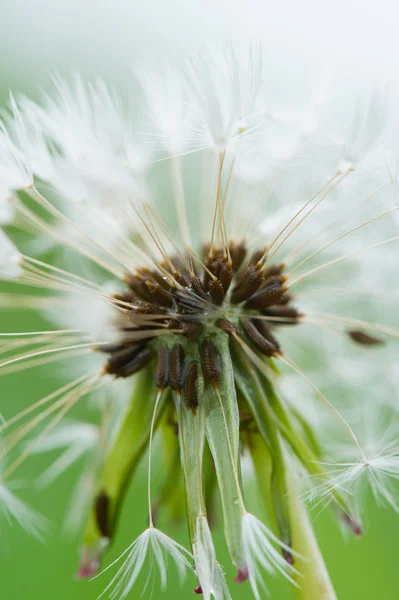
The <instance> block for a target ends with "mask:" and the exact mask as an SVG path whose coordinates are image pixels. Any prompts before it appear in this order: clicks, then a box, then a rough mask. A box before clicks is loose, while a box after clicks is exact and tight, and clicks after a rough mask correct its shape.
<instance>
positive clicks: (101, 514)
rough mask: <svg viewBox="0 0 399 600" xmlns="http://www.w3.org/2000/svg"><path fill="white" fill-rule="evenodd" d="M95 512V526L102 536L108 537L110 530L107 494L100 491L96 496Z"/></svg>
mask: <svg viewBox="0 0 399 600" xmlns="http://www.w3.org/2000/svg"><path fill="white" fill-rule="evenodd" d="M95 512H96V521H97V527H98V529H99V530H100V533H101V535H102V537H105V538H109V537H110V536H111V532H110V530H109V496H107V494H104V493H101V494H99V495H98V496H97V498H96V502H95Z"/></svg>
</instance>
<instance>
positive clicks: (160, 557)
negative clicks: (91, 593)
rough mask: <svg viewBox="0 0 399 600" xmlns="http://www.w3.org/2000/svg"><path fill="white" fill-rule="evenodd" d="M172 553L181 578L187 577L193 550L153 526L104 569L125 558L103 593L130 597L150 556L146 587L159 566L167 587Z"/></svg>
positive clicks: (161, 577)
mask: <svg viewBox="0 0 399 600" xmlns="http://www.w3.org/2000/svg"><path fill="white" fill-rule="evenodd" d="M168 557H170V558H171V560H172V561H173V563H174V564H175V566H176V568H177V572H178V574H179V577H180V580H181V581H183V580H184V579H185V576H186V572H187V570H191V568H192V567H191V564H190V560H191V559H192V554H191V553H190V552H189V551H188V550H187V549H186V548H184V546H182V545H181V544H179V543H178V542H175V541H174V540H172V539H171V538H170V537H168V536H167V535H165V534H164V533H162V532H161V531H159V529H155V528H154V527H149V528H148V529H146V530H145V531H144V532H143V533H142V534H141V535H140V536H139V537H138V538H137V539H136V540H135V541H134V542H133V544H131V545H130V546H129V547H128V548H127V549H126V550H125V551H124V552H123V553H122V554H121V555H120V556H119V558H117V559H116V560H115V561H114V562H113V563H111V564H110V565H109V566H108V567H107V568H106V569H104V570H103V571H102V572H101V573H100V575H101V574H102V573H104V572H105V571H107V570H108V569H110V568H111V567H112V566H113V565H114V564H116V563H117V562H119V561H120V560H122V559H124V560H123V564H122V566H121V567H120V568H119V570H118V572H117V574H116V575H115V577H114V578H113V579H112V581H111V582H110V583H109V584H108V586H107V587H106V588H105V590H104V592H103V593H102V594H101V597H102V596H103V595H104V594H106V593H107V592H108V591H110V598H111V599H112V600H114V599H115V598H126V597H127V595H128V594H129V592H130V590H131V589H132V588H133V586H134V584H135V583H136V581H137V579H138V577H139V575H140V573H141V571H142V570H143V567H144V564H145V562H146V559H147V558H148V559H149V560H150V569H149V571H148V575H147V580H146V583H145V588H144V589H146V588H147V586H148V584H149V581H150V579H151V577H152V576H154V575H155V573H154V570H155V567H156V568H157V569H158V572H159V576H160V580H161V587H162V589H165V587H166V583H167V573H168V567H167V558H168Z"/></svg>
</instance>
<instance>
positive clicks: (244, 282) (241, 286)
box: [231, 266, 262, 304]
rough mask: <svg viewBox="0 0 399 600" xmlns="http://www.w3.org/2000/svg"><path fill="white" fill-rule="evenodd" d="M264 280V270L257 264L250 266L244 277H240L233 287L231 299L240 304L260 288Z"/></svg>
mask: <svg viewBox="0 0 399 600" xmlns="http://www.w3.org/2000/svg"><path fill="white" fill-rule="evenodd" d="M261 282H262V272H261V271H260V269H258V268H257V267H256V266H249V267H248V268H247V269H246V270H245V272H244V273H243V275H242V277H240V278H239V280H238V282H237V284H236V285H235V287H234V289H233V293H232V295H231V301H232V303H233V304H238V303H239V302H243V301H244V300H248V298H250V297H251V296H252V295H253V294H254V293H255V292H256V291H257V290H258V289H259V286H260V284H261Z"/></svg>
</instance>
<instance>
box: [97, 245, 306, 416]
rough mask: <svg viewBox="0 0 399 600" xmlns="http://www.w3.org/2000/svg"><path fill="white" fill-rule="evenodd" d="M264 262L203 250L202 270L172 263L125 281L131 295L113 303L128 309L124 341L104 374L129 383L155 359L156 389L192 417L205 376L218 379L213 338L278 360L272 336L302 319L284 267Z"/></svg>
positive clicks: (235, 251)
mask: <svg viewBox="0 0 399 600" xmlns="http://www.w3.org/2000/svg"><path fill="white" fill-rule="evenodd" d="M264 255H265V252H264V250H263V249H262V250H260V251H258V252H255V253H254V254H252V255H249V254H248V250H247V247H246V245H245V244H244V243H240V244H236V243H230V244H229V246H228V248H226V249H224V250H221V249H215V248H211V247H210V246H205V247H203V250H202V257H201V258H200V260H199V261H198V263H199V264H200V265H201V267H200V268H197V267H196V266H195V265H194V264H193V260H192V259H191V257H188V258H187V259H180V258H173V259H171V260H168V263H163V264H161V265H160V266H159V270H155V269H154V270H151V269H140V270H138V271H136V272H135V273H134V274H132V275H130V274H129V275H127V276H126V283H127V285H128V287H129V290H128V291H127V292H126V293H124V294H122V295H118V296H115V298H116V301H117V302H120V304H121V306H123V307H126V306H127V305H128V306H129V309H126V310H124V311H123V317H122V319H121V323H120V326H119V328H120V334H121V336H120V341H119V342H118V343H116V344H110V345H106V346H102V348H101V350H102V351H103V352H105V353H107V354H108V362H107V364H106V367H105V371H106V372H107V373H109V374H112V375H114V376H116V377H129V376H130V375H133V374H134V373H136V372H137V371H139V370H141V369H142V368H143V367H145V366H146V365H147V364H149V363H150V362H151V361H152V360H153V359H154V358H155V357H156V358H157V367H156V371H155V383H156V385H157V387H158V388H159V389H164V388H165V387H167V386H170V387H171V389H172V390H174V391H176V392H179V393H182V394H183V397H184V399H185V402H186V404H187V405H188V406H189V407H190V408H192V409H195V408H196V406H197V405H198V393H197V381H198V377H199V374H200V372H201V373H202V376H203V378H204V380H205V381H206V382H208V383H211V384H216V382H217V381H218V379H219V377H220V368H221V365H220V359H219V357H218V356H217V353H216V349H215V346H214V344H213V342H212V332H215V331H217V330H221V331H223V332H224V333H226V334H227V335H229V336H231V337H232V338H234V337H236V336H239V337H241V338H242V339H244V341H245V342H246V343H247V344H248V345H249V346H250V347H251V348H252V349H253V350H255V351H257V352H260V353H262V354H264V355H266V356H276V355H278V354H280V353H281V347H280V344H279V342H278V340H277V339H276V337H275V335H274V333H273V330H275V329H276V327H277V326H279V325H284V324H295V323H297V322H298V321H299V318H300V313H299V312H298V310H297V309H296V308H294V307H293V306H292V305H291V300H292V298H291V296H290V295H289V294H288V287H287V285H286V278H285V276H284V274H283V271H284V265H283V264H274V265H273V264H272V265H268V264H267V266H264V264H265V260H264ZM130 307H131V308H130ZM165 335H168V337H169V340H170V339H173V336H176V338H177V339H176V343H173V342H172V344H171V343H170V341H169V343H168V344H163V342H162V337H163V336H165ZM164 339H165V338H164ZM189 341H191V346H192V345H193V344H194V345H196V347H197V352H195V353H194V356H193V353H192V352H191V353H187V352H186V348H187V345H188V342H189Z"/></svg>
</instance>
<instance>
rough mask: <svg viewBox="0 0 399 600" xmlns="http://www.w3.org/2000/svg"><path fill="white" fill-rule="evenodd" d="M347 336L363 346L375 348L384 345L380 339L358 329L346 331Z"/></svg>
mask: <svg viewBox="0 0 399 600" xmlns="http://www.w3.org/2000/svg"><path fill="white" fill-rule="evenodd" d="M348 334H349V336H350V337H351V338H352V340H353V341H354V342H357V343H358V344H362V345H364V346H377V345H380V344H384V343H385V342H384V340H382V339H381V338H377V337H374V336H372V335H369V334H368V333H365V332H364V331H361V330H358V329H352V330H350V331H348Z"/></svg>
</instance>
